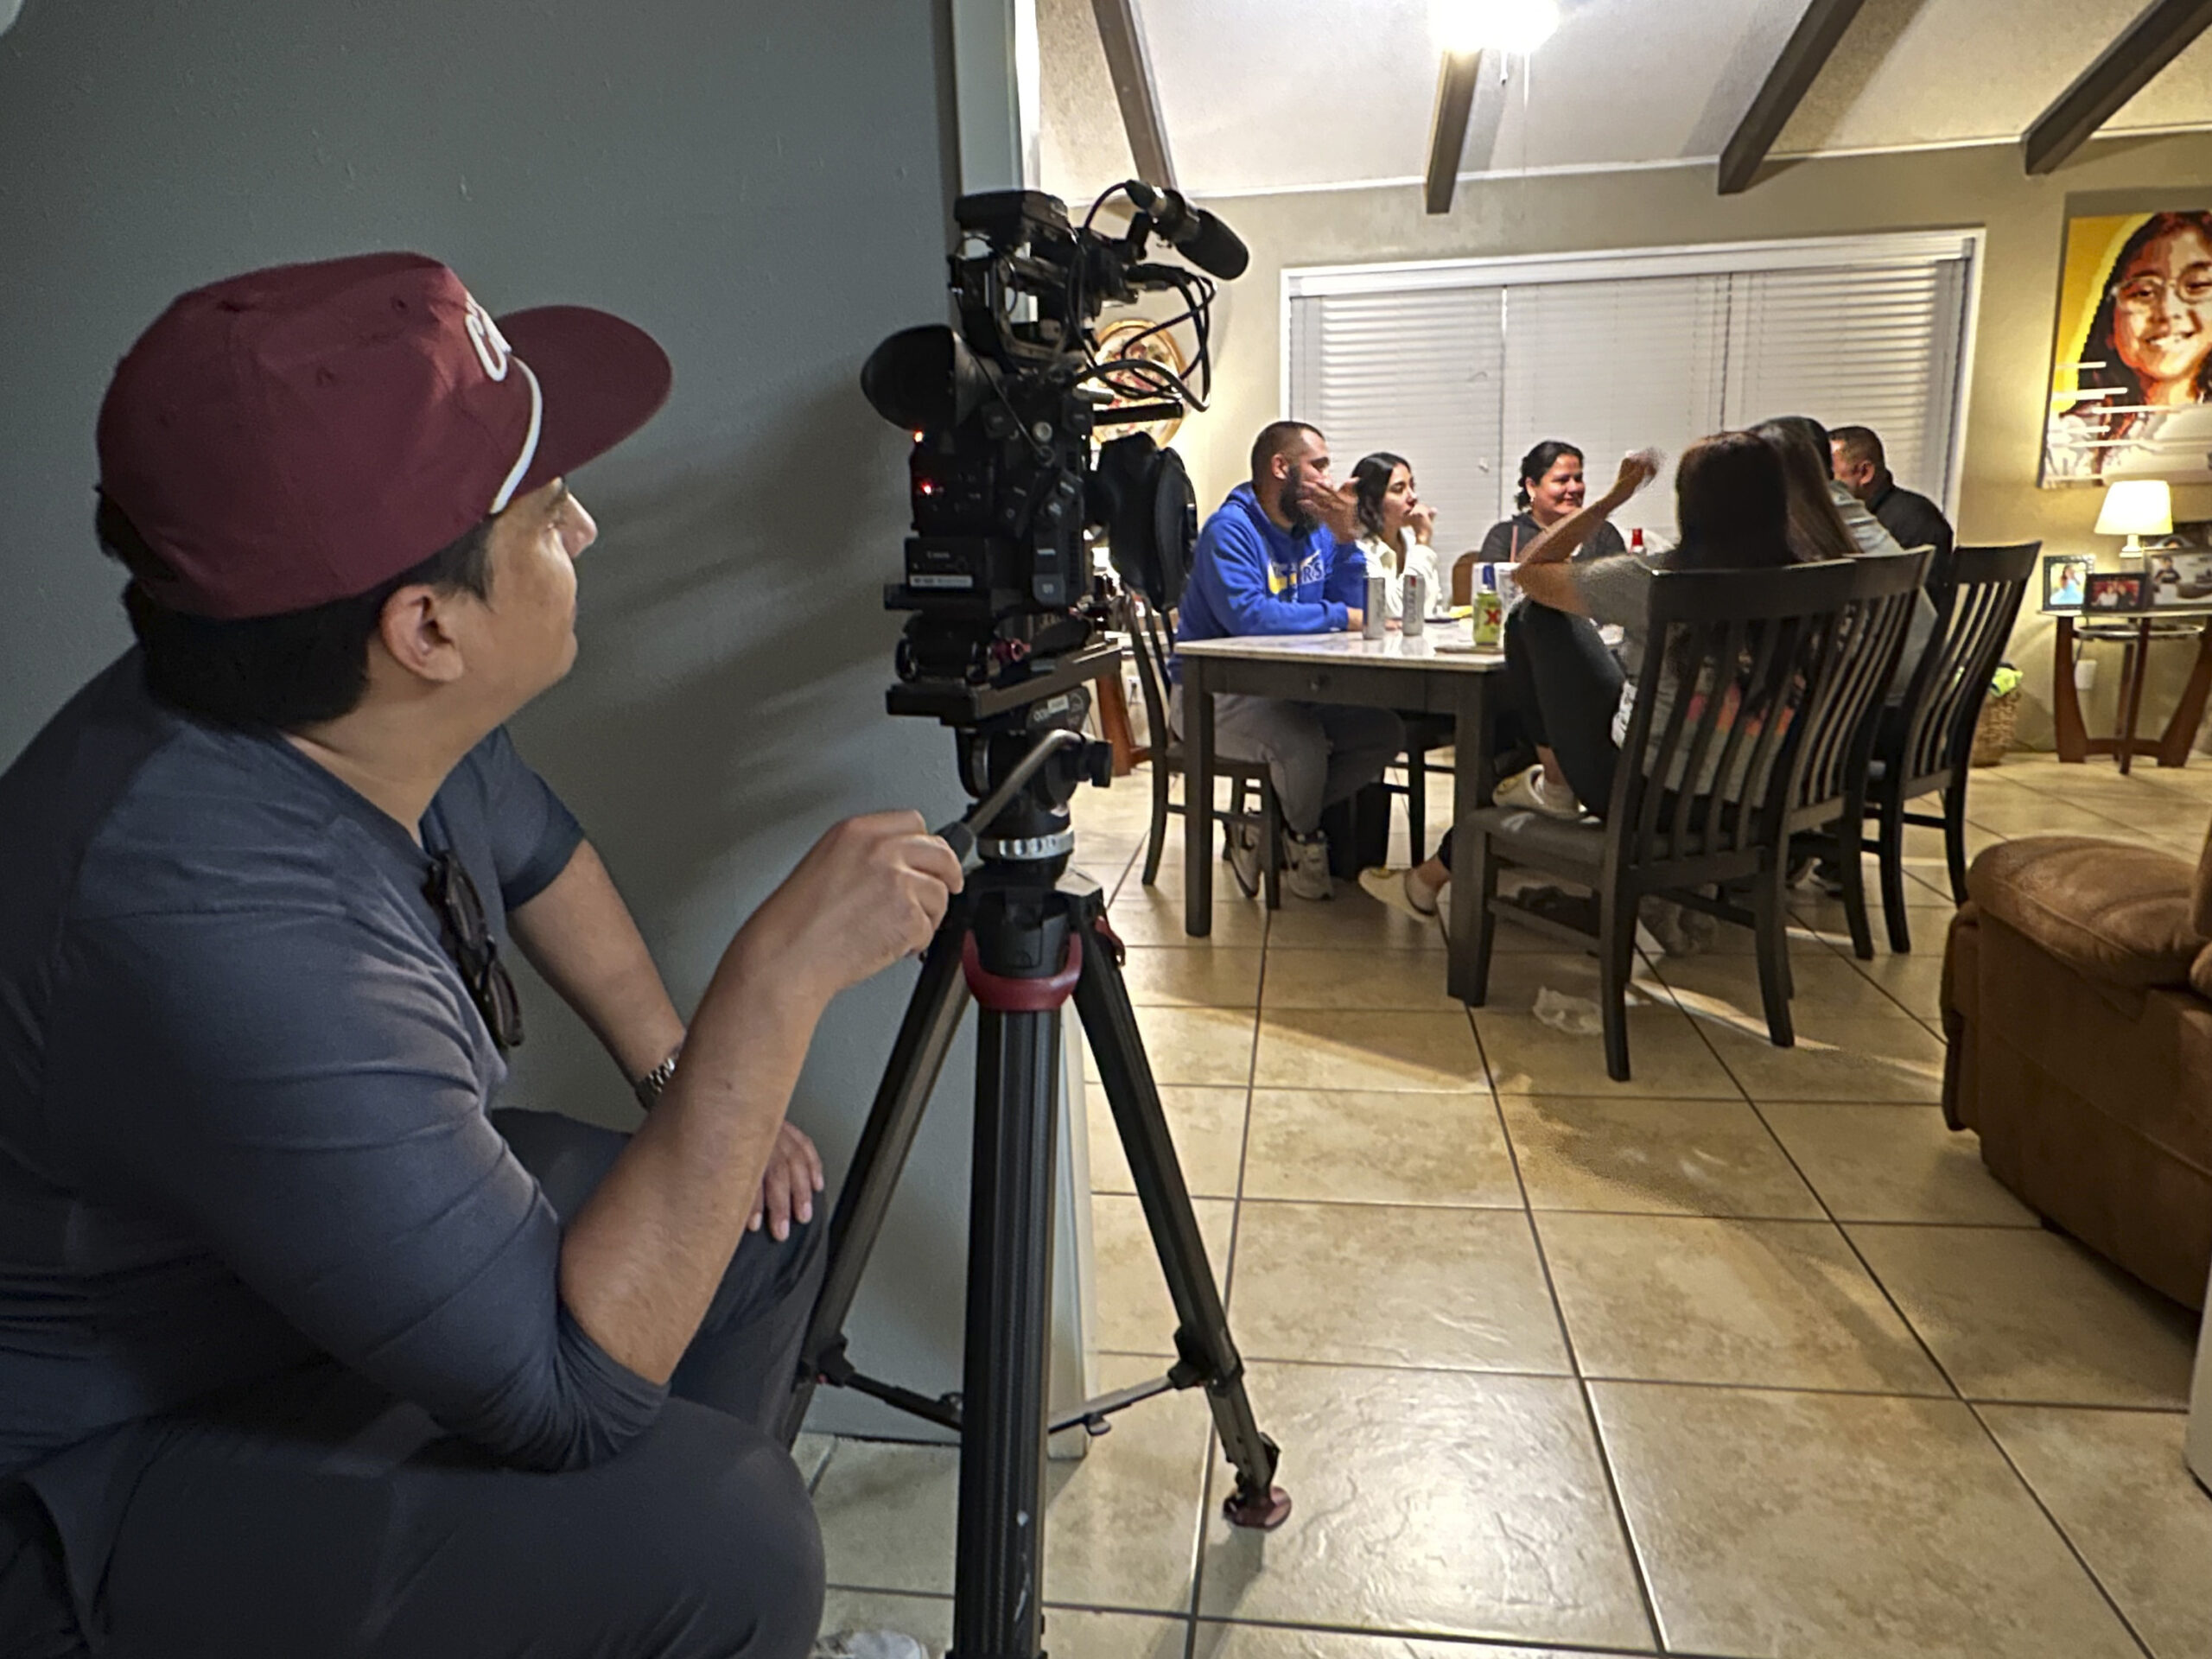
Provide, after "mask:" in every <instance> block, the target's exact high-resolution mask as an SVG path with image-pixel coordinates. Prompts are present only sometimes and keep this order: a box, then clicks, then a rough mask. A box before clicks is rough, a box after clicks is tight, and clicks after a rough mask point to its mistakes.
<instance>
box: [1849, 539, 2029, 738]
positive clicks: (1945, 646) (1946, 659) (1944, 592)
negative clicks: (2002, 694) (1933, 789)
mask: <svg viewBox="0 0 2212 1659" xmlns="http://www.w3.org/2000/svg"><path fill="white" fill-rule="evenodd" d="M2042 550H2043V543H2041V542H2015V543H2009V544H2006V545H2003V546H1991V547H1960V548H1955V549H1953V550H1952V551H1951V552H1950V554H1949V555H1948V556H1942V557H1939V558H1938V559H1937V560H1936V567H1935V573H1934V575H1933V577H1932V579H1931V581H1930V584H1929V585H1930V587H1931V588H1932V590H1933V591H1934V594H1935V597H1936V627H1935V630H1934V631H1933V632H1931V633H1930V634H1929V639H1928V647H1927V649H1926V650H1925V651H1924V652H1922V654H1921V659H1920V662H1919V664H1917V665H1916V668H1915V669H1914V671H1913V676H1912V680H1911V683H1910V685H1909V687H1908V688H1907V690H1906V692H1905V698H1904V707H1905V720H1904V737H1903V741H1902V742H1901V743H1899V744H1898V745H1897V747H1896V749H1895V750H1894V752H1892V753H1885V755H1884V756H1883V759H1884V760H1885V762H1887V763H1888V764H1890V765H1891V766H1895V767H1896V768H1897V771H1898V774H1899V775H1900V776H1901V777H1903V778H1904V779H1910V780H1914V781H1917V780H1919V779H1927V778H1934V777H1937V776H1941V775H1942V774H1944V773H1947V772H1950V771H1951V770H1952V769H1953V767H1954V766H1956V765H1957V763H1958V761H1959V760H1960V758H1961V755H1962V754H1963V753H1964V752H1965V749H1966V747H1967V746H1968V745H1970V744H1971V743H1972V742H1973V741H1974V737H1973V734H1974V721H1975V719H1976V717H1977V716H1978V715H1980V713H1981V704H1982V700H1983V698H1984V697H1985V696H1987V695H1988V691H1989V677H1990V675H1991V674H1992V673H1993V672H1994V671H1995V670H1996V667H1997V664H1998V660H1999V658H2001V657H2003V655H2004V654H2005V643H2006V641H2008V640H2009V639H2011V638H2012V624H2013V623H2014V621H2015V620H2018V616H2019V613H2020V605H2021V602H2022V599H2023V597H2024V594H2026V592H2027V588H2028V582H2029V580H2030V578H2031V576H2032V575H2034V573H2035V569H2036V562H2037V555H2038V554H2039V553H2041V552H2042Z"/></svg>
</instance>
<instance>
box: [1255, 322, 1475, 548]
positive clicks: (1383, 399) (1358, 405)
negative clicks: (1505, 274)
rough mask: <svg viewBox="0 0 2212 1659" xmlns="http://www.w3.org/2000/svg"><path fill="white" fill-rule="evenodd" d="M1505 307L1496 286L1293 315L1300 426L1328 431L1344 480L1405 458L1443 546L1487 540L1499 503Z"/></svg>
mask: <svg viewBox="0 0 2212 1659" xmlns="http://www.w3.org/2000/svg"><path fill="white" fill-rule="evenodd" d="M1503 302H1504V290H1503V289H1498V288H1494V287H1493V288H1459V289H1436V290H1433V291H1428V292H1420V291H1416V292H1413V293H1399V294H1377V295H1372V296H1363V295H1345V296H1339V297H1338V298H1336V299H1334V300H1332V301H1331V302H1328V303H1326V304H1323V303H1321V302H1319V301H1310V302H1300V303H1294V305H1293V307H1292V311H1291V326H1290V334H1289V348H1290V350H1289V356H1290V362H1289V371H1290V382H1291V404H1290V407H1291V418H1292V419H1293V420H1300V421H1308V422H1311V423H1313V425H1315V426H1318V427H1319V428H1320V429H1321V430H1322V432H1323V433H1324V434H1325V435H1326V436H1327V438H1328V440H1329V457H1330V460H1331V461H1332V462H1333V463H1334V464H1335V468H1336V475H1337V476H1338V477H1339V478H1349V477H1350V476H1351V469H1352V467H1353V465H1354V464H1355V463H1356V462H1357V461H1358V460H1359V458H1360V457H1361V456H1362V455H1364V454H1370V453H1372V452H1373V451H1375V450H1377V449H1387V450H1389V451H1390V452H1392V453H1393V454H1401V455H1403V456H1405V457H1406V459H1407V461H1409V462H1410V463H1411V464H1412V466H1413V469H1414V482H1415V483H1416V484H1417V485H1418V486H1420V491H1421V499H1423V500H1424V501H1427V502H1428V503H1430V504H1431V505H1433V506H1434V507H1435V508H1436V511H1437V522H1438V524H1439V526H1440V529H1439V531H1438V544H1439V545H1440V546H1442V545H1446V544H1447V543H1448V544H1449V545H1451V546H1452V547H1454V548H1457V547H1459V545H1460V543H1459V541H1458V539H1457V535H1458V532H1459V531H1461V530H1463V529H1465V528H1467V527H1469V526H1478V527H1477V528H1475V529H1474V531H1473V536H1474V537H1475V538H1476V539H1479V537H1480V536H1481V534H1482V531H1483V530H1485V529H1487V528H1489V525H1490V522H1491V517H1492V516H1493V515H1494V511H1495V508H1496V505H1497V454H1498V448H1499V443H1500V442H1501V440H1500V437H1499V432H1498V421H1499V418H1500V415H1501V412H1502V410H1501V404H1500V402H1499V398H1498V380H1499V376H1500V373H1501V372H1502V370H1503V365H1504V359H1505V340H1504V336H1503V334H1502V333H1501V331H1500V326H1499V325H1500V320H1501V318H1502V317H1503ZM1444 525H1450V526H1452V532H1451V533H1450V534H1449V535H1447V534H1446V531H1444V530H1443V529H1442V528H1441V526H1444ZM1465 544H1466V545H1468V546H1472V545H1473V544H1474V543H1473V541H1472V540H1470V541H1469V542H1467V543H1465Z"/></svg>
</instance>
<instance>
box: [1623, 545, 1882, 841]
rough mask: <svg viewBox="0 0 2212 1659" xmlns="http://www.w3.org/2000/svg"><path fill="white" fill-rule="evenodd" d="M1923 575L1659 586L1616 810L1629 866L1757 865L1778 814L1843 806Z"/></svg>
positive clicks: (1835, 565) (1746, 578) (1867, 567)
mask: <svg viewBox="0 0 2212 1659" xmlns="http://www.w3.org/2000/svg"><path fill="white" fill-rule="evenodd" d="M1922 568H1923V561H1922V560H1921V559H1920V558H1919V557H1917V556H1897V555H1892V556H1888V557H1885V558H1855V559H1838V560H1832V561H1827V562H1825V563H1819V564H1806V565H1793V566H1784V567H1782V568H1778V569H1752V570H1726V571H1719V570H1707V571H1662V572H1660V573H1659V574H1658V575H1656V577H1655V578H1654V580H1653V582H1652V591H1651V620H1650V626H1649V631H1648V639H1649V643H1648V645H1647V646H1646V655H1645V658H1644V663H1643V672H1642V675H1641V677H1640V678H1639V681H1638V683H1637V695H1636V700H1635V702H1634V704H1633V705H1632V707H1631V709H1630V716H1629V723H1628V730H1627V733H1626V734H1625V738H1624V742H1623V744H1622V746H1621V760H1622V764H1621V765H1620V766H1619V768H1618V771H1617V772H1616V773H1615V776H1614V782H1613V798H1612V801H1611V804H1610V807H1609V810H1608V818H1609V820H1610V821H1611V822H1612V823H1618V824H1620V825H1622V826H1623V829H1624V835H1623V838H1622V845H1621V848H1620V854H1619V855H1620V856H1621V857H1623V858H1624V859H1625V860H1627V861H1630V862H1633V863H1644V862H1649V861H1652V860H1654V859H1655V858H1681V857H1696V856H1700V855H1706V854H1710V853H1722V852H1742V851H1748V850H1750V849H1752V848H1753V847H1754V846H1755V845H1756V844H1757V843H1758V840H1759V839H1760V837H1761V836H1763V835H1764V834H1766V833H1770V826H1771V823H1772V815H1773V814H1774V813H1776V812H1780V813H1783V814H1784V815H1785V816H1788V815H1789V814H1791V813H1792V812H1794V811H1795V810H1799V809H1801V808H1802V805H1803V804H1805V803H1806V802H1807V801H1808V799H1810V798H1812V796H1811V794H1810V793H1808V791H1822V792H1826V791H1837V792H1840V790H1841V788H1842V787H1843V785H1844V784H1845V783H1846V782H1847V780H1848V779H1850V778H1851V777H1852V776H1853V771H1852V767H1853V754H1854V752H1855V753H1857V755H1858V760H1857V765H1858V766H1859V771H1860V773H1861V774H1862V775H1863V770H1864V766H1865V751H1866V748H1867V747H1868V746H1869V745H1871V742H1872V720H1871V708H1872V704H1874V703H1876V702H1878V701H1879V691H1880V689H1881V687H1883V686H1884V685H1885V684H1886V683H1888V678H1889V675H1890V672H1891V670H1893V669H1894V667H1895V664H1896V661H1897V652H1898V650H1899V649H1900V647H1901V645H1902V641H1903V639H1904V627H1905V625H1906V622H1907V621H1908V620H1909V619H1910V607H1911V604H1912V601H1913V597H1914V594H1915V593H1916V590H1917V587H1918V582H1919V577H1920V572H1921V570H1922ZM1662 703H1663V704H1664V705H1665V717H1664V718H1663V719H1662V718H1660V717H1659V710H1660V707H1661V705H1662ZM1662 838H1663V840H1664V842H1665V845H1663V846H1662V845H1661V842H1662Z"/></svg>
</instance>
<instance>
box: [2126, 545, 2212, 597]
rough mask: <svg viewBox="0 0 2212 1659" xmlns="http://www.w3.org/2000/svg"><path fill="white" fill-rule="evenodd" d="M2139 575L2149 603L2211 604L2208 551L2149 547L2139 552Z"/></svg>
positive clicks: (2211, 570)
mask: <svg viewBox="0 0 2212 1659" xmlns="http://www.w3.org/2000/svg"><path fill="white" fill-rule="evenodd" d="M2143 575H2144V577H2145V581H2146V582H2148V583H2149V584H2150V588H2151V603H2152V605H2153V606H2158V605H2195V606H2212V553H2205V552H2199V551H2193V550H2190V549H2188V548H2176V549H2174V550H2172V551H2171V552H2169V551H2166V550H2163V549H2153V550H2151V551H2149V552H2146V553H2145V554H2144V556H2143Z"/></svg>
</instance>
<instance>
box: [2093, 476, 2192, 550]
mask: <svg viewBox="0 0 2212 1659" xmlns="http://www.w3.org/2000/svg"><path fill="white" fill-rule="evenodd" d="M2173 527H2174V498H2173V492H2172V491H2171V489H2169V488H2168V487H2167V486H2166V482H2165V480H2164V479H2159V478H2142V479H2129V480H2125V481H2123V482H2121V483H2118V484H2113V485H2108V486H2106V489H2105V504H2104V507H2103V510H2102V511H2101V512H2099V513H2098V514H2097V531H2096V533H2097V534H2098V535H2100V536H2168V535H2171V534H2172V533H2173Z"/></svg>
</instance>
